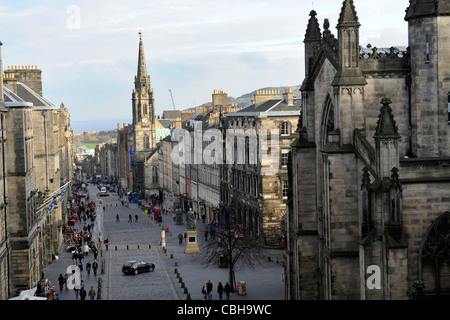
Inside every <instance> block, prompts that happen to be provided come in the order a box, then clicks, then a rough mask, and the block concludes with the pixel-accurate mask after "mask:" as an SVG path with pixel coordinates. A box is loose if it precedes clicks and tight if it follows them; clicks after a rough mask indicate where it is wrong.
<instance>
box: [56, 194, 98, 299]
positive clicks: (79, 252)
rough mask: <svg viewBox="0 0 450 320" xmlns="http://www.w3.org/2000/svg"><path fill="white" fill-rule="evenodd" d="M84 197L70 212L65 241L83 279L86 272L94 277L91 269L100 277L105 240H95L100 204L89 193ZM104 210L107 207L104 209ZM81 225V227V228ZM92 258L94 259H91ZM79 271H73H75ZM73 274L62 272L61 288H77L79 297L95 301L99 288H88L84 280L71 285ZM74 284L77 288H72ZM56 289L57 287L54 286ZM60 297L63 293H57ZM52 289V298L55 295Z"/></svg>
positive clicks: (76, 295) (75, 292) (77, 201)
mask: <svg viewBox="0 0 450 320" xmlns="http://www.w3.org/2000/svg"><path fill="white" fill-rule="evenodd" d="M83 198H84V197H78V198H76V200H75V203H74V205H73V206H72V208H71V209H70V212H69V226H68V229H67V230H66V232H65V235H64V240H65V243H66V245H67V247H66V249H67V250H68V251H69V252H70V253H71V254H72V265H73V266H76V267H78V271H79V274H80V278H81V279H83V275H86V276H87V277H90V276H91V271H92V273H93V275H94V276H97V271H98V268H99V264H98V262H97V257H98V253H99V250H98V248H99V247H100V246H101V244H102V242H101V240H100V239H98V241H96V240H95V239H93V231H94V227H95V220H96V204H95V202H94V201H91V202H89V193H88V194H87V196H86V197H85V198H84V199H85V200H86V202H85V201H84V200H83ZM103 210H105V209H104V208H103ZM80 227H81V228H80ZM91 257H92V259H90V258H91ZM74 272H75V271H72V273H74ZM70 276H71V275H70V274H67V273H66V270H65V271H64V275H63V273H61V274H60V275H59V277H58V279H57V281H58V285H59V290H60V291H63V290H73V291H74V294H75V298H76V300H78V299H80V300H86V297H89V299H90V300H93V299H94V298H95V296H96V294H97V293H96V291H95V289H94V287H93V286H91V288H90V289H89V290H88V289H87V288H85V283H84V280H81V282H80V283H79V284H78V283H76V281H75V282H74V283H73V285H69V284H68V281H69V277H70ZM72 287H73V289H72ZM53 290H54V291H56V290H55V288H54V287H53ZM55 296H56V297H57V300H59V296H58V295H57V293H55ZM51 297H52V295H51V290H50V295H49V298H51Z"/></svg>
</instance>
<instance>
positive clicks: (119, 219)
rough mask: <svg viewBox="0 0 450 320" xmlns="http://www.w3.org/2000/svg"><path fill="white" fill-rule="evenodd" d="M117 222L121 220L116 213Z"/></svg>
mask: <svg viewBox="0 0 450 320" xmlns="http://www.w3.org/2000/svg"><path fill="white" fill-rule="evenodd" d="M116 222H120V219H119V214H116Z"/></svg>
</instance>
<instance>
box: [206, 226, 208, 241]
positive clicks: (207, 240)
mask: <svg viewBox="0 0 450 320" xmlns="http://www.w3.org/2000/svg"><path fill="white" fill-rule="evenodd" d="M205 240H206V241H208V230H207V229H205Z"/></svg>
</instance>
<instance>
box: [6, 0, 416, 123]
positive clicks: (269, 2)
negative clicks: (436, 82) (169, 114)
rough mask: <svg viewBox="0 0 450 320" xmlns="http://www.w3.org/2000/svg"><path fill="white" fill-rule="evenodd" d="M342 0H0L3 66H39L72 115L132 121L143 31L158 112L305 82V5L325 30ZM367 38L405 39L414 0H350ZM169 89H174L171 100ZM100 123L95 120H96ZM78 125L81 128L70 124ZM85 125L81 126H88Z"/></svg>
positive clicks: (387, 43)
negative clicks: (219, 96) (407, 12)
mask: <svg viewBox="0 0 450 320" xmlns="http://www.w3.org/2000/svg"><path fill="white" fill-rule="evenodd" d="M342 2H343V1H342V0H332V1H331V0H315V1H311V0H276V1H275V0H146V1H142V0H127V1H123V0H120V1H118V0H108V1H98V0H78V1H77V0H63V1H62V0H18V1H11V0H0V26H1V29H0V30H2V31H1V33H0V41H1V42H2V43H3V46H2V59H3V67H4V69H6V68H7V67H8V66H26V65H33V66H38V68H40V69H41V70H42V80H43V95H44V97H45V98H47V99H49V100H50V101H52V102H53V103H54V104H55V105H57V106H59V105H60V104H61V102H64V105H65V106H66V107H67V108H68V109H69V111H70V114H71V120H72V122H77V121H88V120H90V121H92V122H91V123H92V126H93V127H95V124H96V123H97V124H99V123H108V125H109V124H110V123H112V127H111V129H114V128H115V127H117V124H116V125H115V126H114V123H130V122H131V94H132V91H133V88H134V76H135V75H136V73H137V59H138V46H139V34H138V33H139V31H142V39H143V43H144V48H145V55H146V62H147V71H148V73H149V75H150V79H151V86H152V88H153V90H154V93H155V109H156V114H157V115H162V113H163V110H173V103H174V104H175V107H176V109H177V110H184V109H187V108H190V107H194V106H198V105H202V104H203V103H206V102H210V101H211V100H212V98H211V95H212V93H213V91H214V90H223V91H224V92H226V93H228V95H229V96H232V97H239V96H241V95H243V94H246V93H249V92H252V91H254V90H256V89H260V88H265V87H278V86H295V85H300V84H301V83H302V81H303V79H304V46H303V40H304V36H305V31H306V27H307V23H308V20H309V13H310V11H311V10H312V9H314V10H315V11H316V12H317V18H318V20H319V24H320V26H321V30H322V31H323V26H322V25H323V21H324V19H325V18H328V19H329V21H330V30H331V32H332V33H333V34H334V35H335V36H336V37H337V31H336V25H337V21H338V18H339V13H340V11H341V7H342ZM354 4H355V7H356V11H357V14H358V17H359V22H360V23H361V28H360V43H361V45H363V46H365V45H367V44H368V43H370V44H372V46H376V47H378V48H380V47H391V46H407V44H408V35H407V22H406V21H405V20H404V16H405V10H406V8H407V7H408V5H409V0H395V1H393V0H378V1H371V0H354ZM169 90H171V91H172V93H173V101H172V99H171V96H170V92H169ZM93 129H95V128H93ZM74 131H76V129H75V128H74ZM83 131H84V130H83Z"/></svg>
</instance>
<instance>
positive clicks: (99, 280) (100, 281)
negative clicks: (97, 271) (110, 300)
mask: <svg viewBox="0 0 450 320" xmlns="http://www.w3.org/2000/svg"><path fill="white" fill-rule="evenodd" d="M97 300H102V277H99V278H98V288H97Z"/></svg>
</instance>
